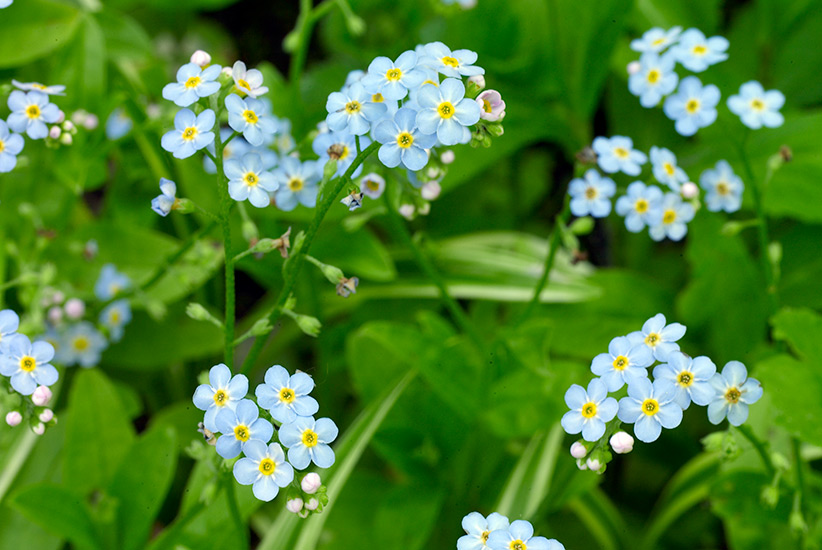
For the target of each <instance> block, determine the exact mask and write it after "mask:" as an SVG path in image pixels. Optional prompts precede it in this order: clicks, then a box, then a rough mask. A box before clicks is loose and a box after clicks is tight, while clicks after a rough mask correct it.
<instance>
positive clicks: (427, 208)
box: [417, 202, 431, 216]
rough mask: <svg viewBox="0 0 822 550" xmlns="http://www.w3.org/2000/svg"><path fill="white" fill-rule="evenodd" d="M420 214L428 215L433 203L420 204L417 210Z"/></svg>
mask: <svg viewBox="0 0 822 550" xmlns="http://www.w3.org/2000/svg"><path fill="white" fill-rule="evenodd" d="M417 212H418V213H419V215H420V216H427V215H428V213H429V212H431V203H430V202H424V203H422V204H421V205H420V208H419V210H417Z"/></svg>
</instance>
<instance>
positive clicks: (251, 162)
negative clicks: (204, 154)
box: [224, 153, 279, 208]
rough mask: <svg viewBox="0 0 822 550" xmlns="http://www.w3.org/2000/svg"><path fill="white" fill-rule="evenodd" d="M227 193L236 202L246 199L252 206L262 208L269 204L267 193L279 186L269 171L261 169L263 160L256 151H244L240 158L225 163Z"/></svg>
mask: <svg viewBox="0 0 822 550" xmlns="http://www.w3.org/2000/svg"><path fill="white" fill-rule="evenodd" d="M224 169H225V175H226V177H227V178H228V194H229V196H230V197H231V198H232V199H234V200H235V201H237V202H242V201H244V200H246V199H248V202H250V203H251V204H252V205H253V206H256V207H257V208H264V207H266V206H268V205H269V204H271V197H270V195H269V193H273V192H274V191H276V190H277V188H278V187H279V184H278V183H277V179H276V178H275V177H274V175H273V174H272V173H271V172H267V171H265V170H263V161H262V159H261V158H260V155H258V154H257V153H246V154H245V155H243V158H242V159H231V160H228V161H226V163H225V168H224Z"/></svg>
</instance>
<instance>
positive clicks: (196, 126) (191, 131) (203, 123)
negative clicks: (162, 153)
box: [160, 109, 216, 159]
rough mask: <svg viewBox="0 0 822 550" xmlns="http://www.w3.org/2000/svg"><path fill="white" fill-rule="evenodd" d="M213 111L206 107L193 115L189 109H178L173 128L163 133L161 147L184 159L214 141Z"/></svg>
mask: <svg viewBox="0 0 822 550" xmlns="http://www.w3.org/2000/svg"><path fill="white" fill-rule="evenodd" d="M215 120H216V119H215V117H214V111H212V110H211V109H206V110H205V111H203V112H202V113H200V114H199V115H195V114H194V112H193V111H191V110H190V109H180V112H179V113H177V115H176V116H175V117H174V130H171V131H169V132H166V133H165V134H164V135H163V138H162V140H161V142H160V143H161V144H162V146H163V149H165V150H166V151H168V152H169V153H173V154H174V158H178V159H185V158H188V157H190V156H191V155H193V154H194V153H196V152H197V151H199V150H200V149H203V148H204V147H206V146H208V144H210V143H211V142H213V141H214V132H211V129H212V128H214V122H215Z"/></svg>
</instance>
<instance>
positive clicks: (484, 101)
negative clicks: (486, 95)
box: [482, 99, 491, 113]
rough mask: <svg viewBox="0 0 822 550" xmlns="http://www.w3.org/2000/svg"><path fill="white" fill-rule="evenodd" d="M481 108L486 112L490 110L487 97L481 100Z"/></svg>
mask: <svg viewBox="0 0 822 550" xmlns="http://www.w3.org/2000/svg"><path fill="white" fill-rule="evenodd" d="M482 110H483V111H485V112H486V113H490V112H491V102H490V101H488V100H487V99H483V100H482Z"/></svg>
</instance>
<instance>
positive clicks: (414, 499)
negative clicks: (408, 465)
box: [372, 480, 446, 550]
mask: <svg viewBox="0 0 822 550" xmlns="http://www.w3.org/2000/svg"><path fill="white" fill-rule="evenodd" d="M429 483H430V480H429ZM445 497H446V488H445V487H437V486H432V485H423V486H419V485H417V484H416V483H414V484H413V485H405V486H401V487H395V488H394V489H392V490H391V491H390V492H389V493H388V495H387V496H386V497H385V498H384V499H383V500H382V501H380V502H379V503H378V506H377V510H376V513H375V514H374V516H375V517H374V525H373V528H372V529H373V535H374V536H375V537H377V538H378V540H379V541H380V544H382V545H384V546H385V548H402V549H404V550H420V549H422V548H427V547H426V546H424V545H425V543H426V541H427V540H428V537H429V536H430V534H431V531H432V530H433V529H434V527H435V524H436V522H437V519H438V518H439V517H440V512H441V508H442V505H443V501H444V500H445Z"/></svg>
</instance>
